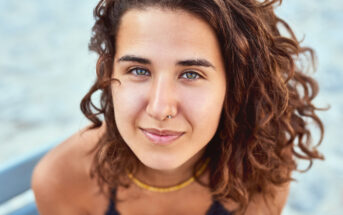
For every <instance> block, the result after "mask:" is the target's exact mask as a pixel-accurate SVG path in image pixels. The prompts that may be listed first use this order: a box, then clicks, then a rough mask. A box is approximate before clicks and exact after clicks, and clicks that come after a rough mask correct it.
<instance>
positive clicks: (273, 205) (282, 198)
mask: <svg viewBox="0 0 343 215" xmlns="http://www.w3.org/2000/svg"><path fill="white" fill-rule="evenodd" d="M289 188H290V183H289V182H288V183H286V184H284V185H281V186H272V189H274V191H275V197H274V198H272V197H269V196H268V197H265V196H262V195H259V194H258V195H256V196H255V197H254V198H253V199H252V201H251V203H250V204H249V206H248V209H247V212H246V215H252V214H257V215H258V214H261V215H280V214H281V212H282V210H283V208H284V207H285V205H286V203H287V199H288V195H289Z"/></svg>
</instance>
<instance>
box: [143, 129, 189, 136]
mask: <svg viewBox="0 0 343 215" xmlns="http://www.w3.org/2000/svg"><path fill="white" fill-rule="evenodd" d="M141 129H142V130H144V131H147V132H149V133H153V134H156V135H160V136H162V135H163V136H178V135H181V134H183V133H184V132H180V131H172V130H160V129H155V128H141Z"/></svg>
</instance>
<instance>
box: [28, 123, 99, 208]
mask: <svg viewBox="0 0 343 215" xmlns="http://www.w3.org/2000/svg"><path fill="white" fill-rule="evenodd" d="M104 127H105V126H104V125H103V126H101V127H100V128H95V129H89V128H88V127H86V128H84V129H82V130H80V131H79V132H77V133H75V134H74V135H72V136H71V137H69V138H68V139H67V140H65V141H64V142H62V143H61V144H59V145H58V146H57V147H56V148H54V149H52V150H51V151H50V152H49V153H47V154H46V155H45V156H44V157H43V158H42V159H41V160H40V162H39V163H38V164H37V166H36V167H35V169H34V172H33V176H32V189H33V191H34V194H35V198H36V202H37V207H38V210H39V211H40V214H42V215H44V214H85V213H86V212H85V211H84V210H85V209H84V202H85V201H86V200H85V198H87V193H86V192H89V188H90V187H91V186H92V185H94V182H93V181H94V180H92V179H91V178H90V177H89V169H90V165H91V162H92V154H90V153H89V152H90V150H91V149H92V148H93V147H94V146H95V144H96V143H97V142H98V140H99V138H100V137H101V136H102V134H103V132H104V129H105V128H104ZM88 196H89V195H88Z"/></svg>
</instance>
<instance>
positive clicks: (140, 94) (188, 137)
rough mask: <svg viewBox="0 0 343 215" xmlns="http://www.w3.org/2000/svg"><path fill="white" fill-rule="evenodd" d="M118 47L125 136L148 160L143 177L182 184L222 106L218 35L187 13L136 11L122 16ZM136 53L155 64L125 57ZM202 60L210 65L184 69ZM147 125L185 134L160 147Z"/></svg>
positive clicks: (116, 91)
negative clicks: (148, 134)
mask: <svg viewBox="0 0 343 215" xmlns="http://www.w3.org/2000/svg"><path fill="white" fill-rule="evenodd" d="M185 26H191V27H189V28H187V27H185ZM204 41H206V43H205V42H204ZM116 47H117V52H116V55H115V58H114V73H113V78H116V79H118V80H119V81H120V83H119V82H115V83H114V84H113V85H112V94H113V101H114V113H115V121H116V124H117V127H118V129H119V132H120V134H121V136H122V137H123V139H124V140H125V142H126V143H127V144H128V146H129V147H130V148H131V150H132V151H133V152H134V154H135V155H136V156H137V157H138V159H139V160H140V161H141V163H142V166H141V172H140V178H142V179H145V180H144V181H149V183H150V184H153V185H155V186H156V185H157V186H170V185H174V184H178V183H180V182H181V181H184V180H185V179H187V178H188V177H189V176H191V174H192V173H191V170H192V165H193V164H194V162H195V161H196V160H197V159H198V158H199V157H200V156H201V154H202V153H203V148H204V147H205V146H206V145H207V143H208V142H209V141H210V140H211V138H212V137H213V136H214V134H215V132H216V130H217V127H218V123H219V119H220V114H221V110H222V107H223V101H224V97H225V91H226V82H225V72H224V65H223V61H222V56H221V53H220V47H219V44H218V41H217V39H216V36H215V33H214V32H213V30H212V29H211V27H210V26H209V25H208V24H207V23H206V22H205V21H203V20H202V19H200V18H198V17H196V16H194V15H192V14H190V13H188V12H184V11H181V10H177V11H171V10H162V9H159V8H148V9H146V10H136V9H134V10H130V11H128V12H127V13H126V14H125V15H124V16H123V17H122V20H121V24H120V28H119V32H118V36H117V40H116ZM166 50H167V51H166ZM133 55H134V56H135V57H139V58H144V59H146V60H148V61H149V62H150V63H146V62H143V63H142V62H137V61H135V60H132V59H125V56H133ZM123 58H124V59H125V60H123ZM199 59H202V60H206V61H207V62H208V63H209V64H211V66H199V65H179V64H178V62H179V61H185V60H199ZM135 68H136V69H135ZM137 68H140V69H137ZM167 115H172V116H173V118H172V119H166V116H167ZM141 128H155V129H159V130H163V129H167V130H173V131H179V132H183V133H184V134H183V135H182V136H181V137H180V138H179V139H177V140H175V141H174V142H173V143H172V144H169V145H164V146H161V145H156V144H153V143H152V142H151V141H150V140H149V139H147V137H145V135H144V133H143V132H142V130H141Z"/></svg>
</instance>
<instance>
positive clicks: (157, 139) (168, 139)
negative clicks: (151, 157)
mask: <svg viewBox="0 0 343 215" xmlns="http://www.w3.org/2000/svg"><path fill="white" fill-rule="evenodd" d="M142 131H143V133H144V135H145V136H146V137H147V138H148V139H149V140H150V141H151V142H153V143H155V144H157V145H168V144H171V143H172V142H173V141H174V140H176V139H178V138H179V137H181V136H182V135H183V134H180V135H168V136H161V135H157V134H153V133H150V132H148V131H145V130H142Z"/></svg>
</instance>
